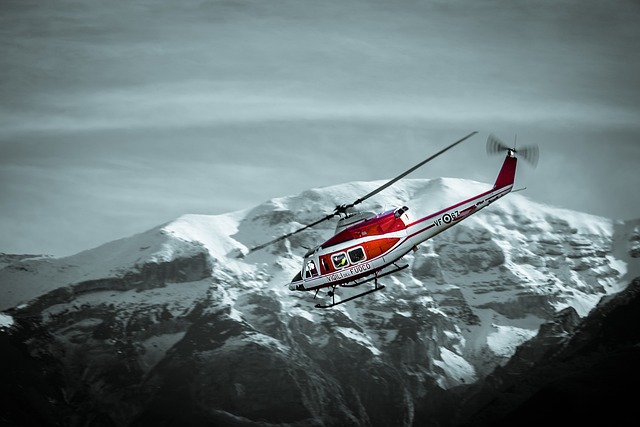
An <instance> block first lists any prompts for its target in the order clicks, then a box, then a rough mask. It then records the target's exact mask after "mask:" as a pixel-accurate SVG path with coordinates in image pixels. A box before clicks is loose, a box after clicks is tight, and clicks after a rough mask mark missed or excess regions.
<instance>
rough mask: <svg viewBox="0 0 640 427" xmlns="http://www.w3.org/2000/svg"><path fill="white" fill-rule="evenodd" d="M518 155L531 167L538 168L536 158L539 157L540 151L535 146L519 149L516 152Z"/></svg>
mask: <svg viewBox="0 0 640 427" xmlns="http://www.w3.org/2000/svg"><path fill="white" fill-rule="evenodd" d="M518 154H520V156H522V158H523V159H525V160H526V161H527V162H529V164H531V166H533V167H534V168H535V167H536V166H538V158H539V156H540V151H539V150H538V146H537V145H529V146H527V147H524V148H521V149H519V150H518Z"/></svg>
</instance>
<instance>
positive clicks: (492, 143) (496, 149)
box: [487, 134, 509, 154]
mask: <svg viewBox="0 0 640 427" xmlns="http://www.w3.org/2000/svg"><path fill="white" fill-rule="evenodd" d="M508 149H509V146H508V145H507V144H505V143H504V142H502V141H501V140H499V139H498V138H497V137H496V136H495V135H493V134H491V135H489V137H488V138H487V154H497V153H500V152H502V151H507V150H508Z"/></svg>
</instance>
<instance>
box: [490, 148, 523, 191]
mask: <svg viewBox="0 0 640 427" xmlns="http://www.w3.org/2000/svg"><path fill="white" fill-rule="evenodd" d="M517 163H518V159H516V157H515V156H514V155H513V153H512V151H511V150H509V152H508V153H507V157H506V158H505V159H504V163H503V164H502V169H500V173H499V174H498V179H496V183H495V184H493V188H503V187H506V186H508V185H513V182H514V181H515V178H516V164H517Z"/></svg>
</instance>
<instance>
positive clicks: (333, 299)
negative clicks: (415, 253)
mask: <svg viewBox="0 0 640 427" xmlns="http://www.w3.org/2000/svg"><path fill="white" fill-rule="evenodd" d="M407 267H409V265H408V264H407V265H403V266H401V267H397V268H395V269H393V270H391V271H387V272H384V273H382V274H378V273H376V274H375V276H374V277H371V278H369V279H366V280H363V281H362V282H354V284H353V285H342V287H344V288H354V287H356V286H360V285H362V284H363V283H367V282H370V281H372V280H375V282H376V287H375V288H373V289H369V290H368V291H366V292H362V293H360V294H358V295H354V296H352V297H349V298H347V299H343V300H340V301H338V302H336V294H335V288H336V286H334V287H333V291H330V292H329V296H330V297H331V304H326V305H325V304H316V308H331V307H335V306H336V305H340V304H343V303H345V302H348V301H352V300H354V299H356V298H360V297H363V296H365V295H369V294H371V293H373V292H376V291H379V290H382V289H384V285H378V279H379V278H381V277H384V276H387V275H389V274H392V273H395V272H397V271H400V270H404V269H405V268H407Z"/></svg>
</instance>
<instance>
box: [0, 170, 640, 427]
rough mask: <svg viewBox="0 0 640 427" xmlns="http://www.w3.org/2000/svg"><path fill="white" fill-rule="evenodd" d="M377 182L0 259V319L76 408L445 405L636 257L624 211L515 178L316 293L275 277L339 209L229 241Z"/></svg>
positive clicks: (281, 419)
mask: <svg viewBox="0 0 640 427" xmlns="http://www.w3.org/2000/svg"><path fill="white" fill-rule="evenodd" d="M380 184H381V182H354V183H349V184H345V185H340V186H335V187H327V188H321V189H313V190H309V191H306V192H304V193H302V194H300V195H297V196H289V197H283V198H278V199H273V200H270V201H268V202H266V203H264V204H262V205H259V206H257V207H255V208H253V209H249V210H244V211H239V212H233V213H229V214H225V215H215V216H209V215H185V216H182V217H180V218H178V219H176V220H175V221H172V222H169V223H167V224H164V225H161V226H158V227H156V228H153V229H151V230H148V231H146V232H143V233H141V234H138V235H134V236H131V237H129V238H125V239H121V240H117V241H113V242H109V243H107V244H105V245H102V246H100V247H97V248H95V249H91V250H88V251H84V252H81V253H79V254H77V255H74V256H70V257H65V258H51V257H34V258H26V259H17V260H16V259H9V260H5V261H4V262H5V264H8V265H6V266H5V267H4V268H3V269H1V270H0V310H2V311H3V312H4V314H3V318H2V319H3V324H4V325H5V326H4V327H3V329H4V330H5V333H6V331H7V330H11V329H13V330H20V331H22V332H21V335H20V334H18V335H20V336H22V337H25V334H27V335H28V337H29V338H28V340H27V341H28V342H27V343H26V346H27V350H26V351H28V353H29V355H30V357H35V358H39V360H40V359H42V360H46V361H48V362H47V363H49V365H47V366H48V369H49V371H50V372H55V375H56V378H57V380H58V381H59V384H58V385H57V389H56V390H50V391H48V393H50V395H49V396H48V400H47V401H48V402H49V406H51V407H52V408H53V409H51V411H53V412H56V411H57V412H56V413H58V415H59V414H69V413H70V412H73V415H69V417H70V418H69V419H70V420H71V421H72V422H71V424H72V425H76V424H83V425H97V424H96V423H98V422H105V420H108V423H110V425H147V424H151V423H154V425H157V424H158V423H160V424H163V423H164V424H165V425H172V424H177V423H185V422H190V423H192V424H194V425H199V424H203V425H207V424H209V425H211V424H213V425H265V424H266V425H281V424H287V425H300V426H302V425H314V426H322V425H384V426H392V425H407V426H408V425H420V423H422V422H423V421H424V420H427V419H429V420H431V421H433V420H434V419H437V420H438V423H440V425H452V422H453V421H452V420H453V418H452V417H450V412H447V411H448V410H449V409H451V408H453V407H454V406H453V405H454V404H455V397H454V396H455V394H453V393H449V391H450V390H453V389H455V388H457V387H460V386H464V385H468V384H473V383H476V382H477V381H479V380H481V379H483V378H485V377H486V376H487V375H488V374H490V373H491V372H492V371H493V370H494V369H495V368H496V367H498V366H503V365H505V364H506V363H507V362H508V361H509V360H510V358H511V356H512V355H513V354H514V352H515V351H516V348H517V347H518V346H519V345H520V344H522V343H525V342H527V341H528V340H530V339H531V338H533V337H534V336H536V334H537V333H538V330H539V328H540V326H541V325H543V324H545V323H546V322H549V321H555V320H556V319H557V314H558V313H559V312H562V311H563V310H565V309H567V308H568V307H571V308H572V310H574V311H575V313H576V314H577V316H578V317H584V316H586V315H587V314H588V313H589V311H590V310H591V309H592V308H593V307H595V306H596V304H597V303H598V302H599V301H600V300H601V298H602V297H604V296H607V295H612V294H616V293H617V292H619V291H620V290H622V289H623V288H625V286H626V285H627V284H628V283H630V278H632V277H633V276H632V275H633V274H635V273H637V272H638V265H637V262H636V260H637V258H634V256H637V255H638V252H639V251H638V250H637V247H636V246H637V244H638V241H640V238H636V237H637V236H640V233H639V232H638V225H637V224H623V223H619V222H614V221H612V220H610V219H606V218H601V217H596V216H592V215H587V214H583V213H579V212H573V211H569V210H564V209H559V208H554V207H550V206H545V205H541V204H539V203H535V202H534V201H531V200H529V199H527V198H526V197H524V196H523V195H522V194H521V193H516V194H511V195H508V196H507V197H505V198H503V199H501V200H499V201H498V202H496V203H495V204H493V205H491V206H490V207H488V208H486V209H484V210H483V211H481V212H480V213H478V214H476V215H474V216H473V217H471V218H469V219H467V220H465V221H463V222H462V223H461V224H459V225H457V226H455V227H453V228H452V229H450V230H447V231H445V232H444V233H442V234H440V235H438V236H436V237H435V238H434V239H432V240H430V241H428V242H425V243H423V244H422V245H421V246H420V247H419V250H418V251H417V252H415V253H411V254H409V255H407V256H406V257H405V261H406V262H407V263H408V264H409V268H407V269H405V270H403V271H402V272H400V273H397V274H395V275H393V276H387V277H386V278H384V279H382V281H383V282H384V284H385V285H386V289H385V290H383V291H381V292H377V293H375V294H373V295H369V296H366V297H364V298H361V299H358V300H355V301H353V302H349V303H347V304H343V305H340V306H338V307H335V308H333V309H330V310H318V309H315V308H314V305H315V303H316V302H317V301H314V300H313V295H312V294H306V293H298V292H290V291H289V290H288V287H287V284H288V283H289V281H290V280H291V278H292V277H293V276H294V275H295V274H296V272H297V271H298V270H299V268H300V263H301V255H303V254H304V252H306V249H307V248H309V247H312V246H314V245H315V244H317V243H320V242H322V241H324V240H325V239H327V238H329V237H330V236H331V235H332V233H333V228H334V227H335V224H331V223H330V222H325V223H322V224H321V225H320V226H318V227H315V228H313V229H310V230H307V231H304V232H302V233H299V234H296V235H295V236H292V237H291V238H289V239H287V240H284V241H281V242H279V243H277V244H275V245H272V246H270V247H268V248H265V249H264V250H261V251H256V252H252V253H251V254H249V255H247V256H245V257H238V256H237V255H238V254H240V253H246V252H247V248H250V247H253V246H255V245H257V244H260V243H263V242H265V241H268V240H270V239H272V238H273V237H275V236H278V235H282V234H284V233H287V232H290V231H293V230H295V229H297V228H300V227H301V226H303V225H305V224H308V223H311V222H313V221H315V220H317V219H318V218H320V217H322V216H324V215H325V214H326V213H327V212H330V211H331V210H332V209H333V207H334V206H336V205H338V204H342V203H348V202H350V201H353V199H355V198H356V197H358V196H361V195H363V194H367V193H368V192H369V191H371V190H373V189H374V188H376V187H378V186H379V185H380ZM488 188H489V185H488V184H481V183H477V182H472V181H467V180H458V179H449V178H443V179H435V180H419V179H414V180H410V179H409V180H404V181H400V182H398V183H397V184H395V185H394V186H393V187H391V188H389V189H387V190H385V191H384V192H382V193H380V194H379V195H377V196H376V197H374V198H372V199H370V201H371V202H370V203H369V204H363V205H365V206H364V207H363V209H365V210H371V211H380V210H385V209H389V208H393V207H396V206H402V205H407V206H409V208H410V213H411V214H412V215H413V216H414V217H420V216H425V215H427V214H429V213H431V212H434V211H436V210H440V209H442V208H444V207H446V206H449V205H452V204H454V203H456V202H458V201H461V200H464V199H465V198H467V197H470V196H472V195H475V194H477V193H480V192H482V191H484V190H486V189H488ZM354 196H355V197H354ZM363 286H366V285H363ZM338 292H339V295H340V296H341V297H343V298H344V297H347V296H349V295H350V294H351V293H357V292H361V290H360V289H356V290H352V292H351V293H350V292H349V290H347V289H340V290H339V291H338ZM318 298H327V297H326V294H323V293H321V294H320V295H319V296H318ZM12 322H15V323H16V324H17V325H18V326H16V325H13V326H11V323H12ZM27 325H28V326H27ZM70 408H73V411H72V410H71V409H70ZM15 410H17V409H14V411H15Z"/></svg>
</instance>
